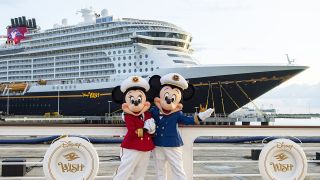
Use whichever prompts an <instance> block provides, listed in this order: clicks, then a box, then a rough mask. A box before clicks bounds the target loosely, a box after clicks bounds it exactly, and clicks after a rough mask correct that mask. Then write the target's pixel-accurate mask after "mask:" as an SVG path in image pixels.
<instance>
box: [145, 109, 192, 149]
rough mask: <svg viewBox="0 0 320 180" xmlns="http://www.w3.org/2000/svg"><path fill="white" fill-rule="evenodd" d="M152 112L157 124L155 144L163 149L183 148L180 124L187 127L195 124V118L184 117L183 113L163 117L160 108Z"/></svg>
mask: <svg viewBox="0 0 320 180" xmlns="http://www.w3.org/2000/svg"><path fill="white" fill-rule="evenodd" d="M150 112H151V115H152V118H153V119H154V120H155V124H156V132H155V134H154V139H153V142H154V144H155V145H156V146H162V147H179V146H182V145H183V141H182V139H181V136H180V133H179V131H178V123H179V124H185V125H189V124H195V119H194V117H191V116H190V117H189V116H184V115H183V113H182V112H181V111H178V112H175V113H172V114H170V115H161V114H160V110H159V108H157V107H155V106H154V107H152V108H151V109H150Z"/></svg>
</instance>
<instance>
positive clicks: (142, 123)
mask: <svg viewBox="0 0 320 180" xmlns="http://www.w3.org/2000/svg"><path fill="white" fill-rule="evenodd" d="M149 89H150V86H149V84H148V82H147V81H146V80H145V79H143V78H141V77H139V76H132V77H129V78H127V79H125V80H124V81H123V82H122V84H121V86H117V87H115V88H114V89H113V90H112V99H113V101H114V102H116V103H119V104H120V103H122V110H123V112H124V113H125V115H124V121H125V123H126V127H127V129H128V132H127V134H126V136H125V138H124V140H123V142H122V144H121V147H122V156H121V164H120V166H119V168H118V169H117V172H116V174H115V176H114V180H126V179H128V178H129V177H130V176H131V174H132V176H133V177H132V178H133V179H138V180H140V179H144V175H145V173H146V170H147V166H148V161H149V158H150V152H151V150H153V149H154V144H153V141H152V139H151V135H150V134H153V133H154V132H155V124H154V120H153V119H152V117H151V113H150V112H148V109H149V108H150V102H148V100H147V96H146V93H147V91H148V90H149Z"/></svg>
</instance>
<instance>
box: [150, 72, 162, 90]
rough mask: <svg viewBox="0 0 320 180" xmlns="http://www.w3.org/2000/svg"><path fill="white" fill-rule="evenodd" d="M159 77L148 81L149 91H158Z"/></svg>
mask: <svg viewBox="0 0 320 180" xmlns="http://www.w3.org/2000/svg"><path fill="white" fill-rule="evenodd" d="M160 79H161V76H159V75H154V76H152V77H151V78H150V79H149V85H150V88H151V89H155V90H160V89H161V83H160Z"/></svg>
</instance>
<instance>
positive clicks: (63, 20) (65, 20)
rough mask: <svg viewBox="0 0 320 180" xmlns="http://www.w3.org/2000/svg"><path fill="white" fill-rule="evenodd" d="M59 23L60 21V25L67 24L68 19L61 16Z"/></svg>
mask: <svg viewBox="0 0 320 180" xmlns="http://www.w3.org/2000/svg"><path fill="white" fill-rule="evenodd" d="M61 23H62V26H68V19H66V18H63V19H62V21H61Z"/></svg>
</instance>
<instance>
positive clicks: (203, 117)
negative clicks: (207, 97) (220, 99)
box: [198, 108, 214, 121]
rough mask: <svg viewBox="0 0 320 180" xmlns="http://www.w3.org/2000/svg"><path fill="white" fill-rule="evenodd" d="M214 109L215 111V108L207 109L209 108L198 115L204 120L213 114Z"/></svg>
mask: <svg viewBox="0 0 320 180" xmlns="http://www.w3.org/2000/svg"><path fill="white" fill-rule="evenodd" d="M213 111H214V110H213V109H212V108H210V109H207V110H206V111H204V112H200V113H199V114H198V117H199V119H201V120H202V121H203V120H205V119H207V118H208V117H210V116H211V114H212V113H213Z"/></svg>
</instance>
